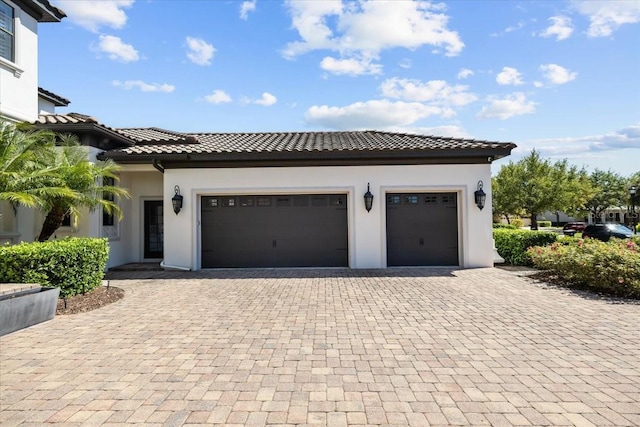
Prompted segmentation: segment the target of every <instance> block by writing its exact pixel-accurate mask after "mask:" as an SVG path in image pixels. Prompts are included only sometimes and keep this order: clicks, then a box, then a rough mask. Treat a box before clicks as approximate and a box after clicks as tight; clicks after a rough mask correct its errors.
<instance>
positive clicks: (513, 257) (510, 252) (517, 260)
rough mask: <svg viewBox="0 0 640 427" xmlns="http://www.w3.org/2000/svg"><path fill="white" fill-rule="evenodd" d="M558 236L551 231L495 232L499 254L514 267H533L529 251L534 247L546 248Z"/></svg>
mask: <svg viewBox="0 0 640 427" xmlns="http://www.w3.org/2000/svg"><path fill="white" fill-rule="evenodd" d="M557 237H558V235H557V234H556V233H553V232H551V231H531V230H508V229H499V228H498V229H495V230H493V238H494V240H495V242H496V249H497V250H498V253H499V254H500V256H501V257H502V258H504V260H505V261H506V262H508V263H509V264H512V265H528V266H531V265H533V263H532V261H531V257H530V256H529V254H527V249H529V248H530V247H533V246H546V245H550V244H552V243H554V242H555V241H556V239H557Z"/></svg>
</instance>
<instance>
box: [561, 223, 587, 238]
mask: <svg viewBox="0 0 640 427" xmlns="http://www.w3.org/2000/svg"><path fill="white" fill-rule="evenodd" d="M586 226H587V223H585V222H568V223H566V224H565V226H564V227H562V233H563V234H565V235H566V236H573V235H574V234H576V233H577V232H578V231H582V230H584V228H585V227H586Z"/></svg>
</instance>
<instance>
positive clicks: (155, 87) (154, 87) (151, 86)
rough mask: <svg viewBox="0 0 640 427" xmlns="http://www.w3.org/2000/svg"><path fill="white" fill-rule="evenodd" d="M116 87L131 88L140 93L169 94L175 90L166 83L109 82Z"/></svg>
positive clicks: (139, 81) (140, 81) (138, 81)
mask: <svg viewBox="0 0 640 427" xmlns="http://www.w3.org/2000/svg"><path fill="white" fill-rule="evenodd" d="M111 84H113V85H114V86H116V87H121V88H123V89H127V90H131V89H133V88H138V89H140V90H141V91H142V92H164V93H171V92H173V91H174V90H175V88H176V87H175V86H173V85H170V84H167V83H162V84H159V83H145V82H143V81H142V80H125V81H124V82H121V81H120V80H114V81H113V82H111Z"/></svg>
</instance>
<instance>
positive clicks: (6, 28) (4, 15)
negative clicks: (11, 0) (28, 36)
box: [0, 0, 15, 62]
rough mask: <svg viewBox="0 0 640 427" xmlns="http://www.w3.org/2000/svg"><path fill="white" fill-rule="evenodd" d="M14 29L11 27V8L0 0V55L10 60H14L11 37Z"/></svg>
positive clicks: (13, 35)
mask: <svg viewBox="0 0 640 427" xmlns="http://www.w3.org/2000/svg"><path fill="white" fill-rule="evenodd" d="M14 37H15V31H14V27H13V8H12V7H11V6H9V5H8V4H7V3H5V2H4V1H2V0H0V57H2V58H4V59H7V60H9V61H11V62H13V61H14V57H13V56H14V55H13V39H14Z"/></svg>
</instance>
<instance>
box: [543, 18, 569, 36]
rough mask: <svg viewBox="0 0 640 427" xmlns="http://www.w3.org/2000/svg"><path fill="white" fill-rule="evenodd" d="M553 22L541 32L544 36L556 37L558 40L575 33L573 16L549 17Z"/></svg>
mask: <svg viewBox="0 0 640 427" xmlns="http://www.w3.org/2000/svg"><path fill="white" fill-rule="evenodd" d="M549 21H551V22H552V24H551V25H550V26H549V27H548V28H547V29H545V30H544V31H543V32H541V33H540V35H541V36H542V37H555V38H556V40H565V39H568V38H569V36H571V33H573V26H572V24H571V18H568V17H566V16H552V17H551V18H549Z"/></svg>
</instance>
